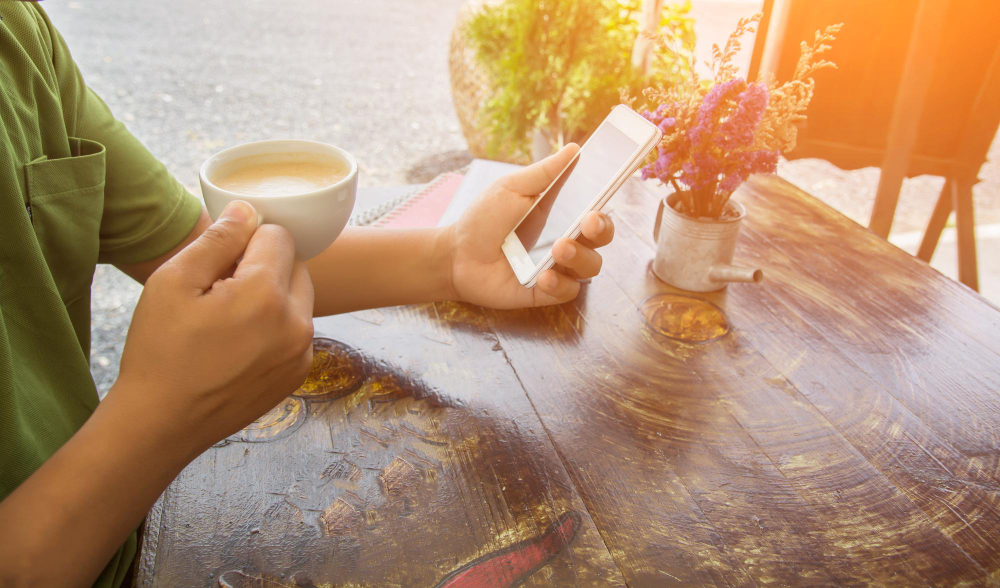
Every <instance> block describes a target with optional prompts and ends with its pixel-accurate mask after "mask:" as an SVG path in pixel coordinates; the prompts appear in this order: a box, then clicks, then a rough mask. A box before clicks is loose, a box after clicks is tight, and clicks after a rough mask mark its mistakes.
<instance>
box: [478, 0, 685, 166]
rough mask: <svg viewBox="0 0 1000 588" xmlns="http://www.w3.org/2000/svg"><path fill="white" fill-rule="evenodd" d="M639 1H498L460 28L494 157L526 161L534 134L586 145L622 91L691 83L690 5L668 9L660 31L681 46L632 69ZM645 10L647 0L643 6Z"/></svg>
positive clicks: (554, 143)
mask: <svg viewBox="0 0 1000 588" xmlns="http://www.w3.org/2000/svg"><path fill="white" fill-rule="evenodd" d="M642 1H643V0H540V1H539V0H504V1H503V2H500V3H496V4H487V5H486V6H484V7H483V8H482V9H481V10H480V11H479V12H478V13H477V14H476V15H475V16H474V17H473V18H472V19H470V21H469V22H468V23H467V24H466V29H465V31H464V33H465V35H466V38H467V39H468V40H469V42H470V43H471V45H472V47H473V49H474V50H475V52H476V56H477V59H478V60H479V62H480V64H482V66H483V67H484V69H485V70H486V72H487V74H488V76H489V78H490V83H491V86H492V91H493V95H492V97H491V98H490V99H489V100H488V101H487V102H486V104H485V105H484V106H483V109H482V111H481V112H480V124H482V125H484V127H485V128H486V129H487V130H488V132H489V134H490V144H489V150H490V153H491V155H494V156H496V155H498V154H500V153H506V154H527V153H528V152H529V149H530V137H531V133H532V131H534V130H535V129H538V130H540V131H541V132H542V134H543V135H544V136H545V137H546V139H547V140H548V141H549V142H550V143H551V145H552V146H553V147H559V146H561V145H562V144H564V143H567V142H570V141H576V142H581V141H584V140H586V138H587V137H588V136H589V135H590V133H591V132H592V131H593V130H594V129H595V128H596V127H597V125H598V124H600V122H601V120H603V119H604V117H605V116H607V113H608V112H609V111H610V110H611V108H612V107H614V106H615V105H616V104H618V102H619V93H618V91H619V88H623V87H625V88H631V89H634V91H636V92H638V91H639V90H640V89H641V88H643V87H647V86H649V85H654V84H655V85H656V86H658V87H669V86H670V85H672V84H673V83H677V82H679V81H681V80H683V79H686V76H688V75H689V73H690V72H689V67H690V60H689V59H686V58H684V57H683V56H682V54H683V51H684V50H687V51H688V52H690V51H693V47H694V41H695V36H694V21H693V19H691V17H690V16H689V14H688V13H689V11H690V9H691V4H690V1H685V2H684V3H683V4H679V5H671V6H667V7H665V8H664V9H663V10H662V12H661V18H660V23H659V24H660V26H661V27H668V28H670V29H671V31H672V38H674V39H677V40H678V43H679V45H680V47H679V51H678V53H677V54H675V55H676V56H673V55H672V56H667V57H664V58H658V59H657V60H656V61H654V62H653V63H652V65H651V67H650V69H649V71H648V72H640V71H638V70H637V69H635V68H633V66H632V64H631V55H632V48H633V45H634V44H635V41H636V38H637V37H638V35H639V34H640V33H639V27H640V25H639V15H640V12H641V8H642ZM646 1H650V0H646Z"/></svg>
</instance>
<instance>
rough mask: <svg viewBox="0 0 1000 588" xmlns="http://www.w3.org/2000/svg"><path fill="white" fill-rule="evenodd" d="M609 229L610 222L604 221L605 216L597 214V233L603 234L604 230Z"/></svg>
mask: <svg viewBox="0 0 1000 588" xmlns="http://www.w3.org/2000/svg"><path fill="white" fill-rule="evenodd" d="M607 227H608V222H607V221H606V220H604V215H603V214H601V213H597V232H598V233H603V232H604V229H606V228H607Z"/></svg>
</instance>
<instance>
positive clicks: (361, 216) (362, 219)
mask: <svg viewBox="0 0 1000 588" xmlns="http://www.w3.org/2000/svg"><path fill="white" fill-rule="evenodd" d="M468 169H469V166H468V165H466V166H463V167H462V168H460V169H457V170H455V171H454V172H448V173H443V174H440V175H438V176H437V177H436V178H434V179H433V180H431V182H430V183H428V184H424V185H423V186H420V187H418V188H414V189H413V190H412V191H410V192H407V193H406V194H401V195H399V196H397V197H395V198H393V199H392V200H389V201H388V202H383V203H382V204H379V205H378V206H373V207H372V208H369V209H367V210H363V211H361V212H359V213H356V214H354V215H352V216H351V219H350V220H349V221H347V225H348V226H352V227H364V226H368V225H374V224H375V223H377V222H378V221H380V220H383V219H385V220H390V219H392V218H393V217H394V216H396V215H397V214H399V213H401V212H403V211H404V210H406V209H408V208H410V207H411V206H413V205H414V204H416V203H417V202H419V201H420V198H421V197H422V196H423V195H424V194H429V193H431V192H433V191H434V188H435V187H437V185H438V184H439V183H441V182H443V181H444V180H445V179H447V177H448V175H449V173H460V174H464V173H466V172H467V171H468Z"/></svg>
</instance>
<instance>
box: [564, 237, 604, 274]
mask: <svg viewBox="0 0 1000 588" xmlns="http://www.w3.org/2000/svg"><path fill="white" fill-rule="evenodd" d="M552 258H553V259H554V260H555V262H556V263H557V264H559V265H561V266H563V267H564V268H566V269H568V270H570V271H571V273H572V274H574V277H577V278H581V279H587V278H592V277H594V276H596V275H597V274H598V273H599V272H600V271H601V264H602V263H603V260H602V258H601V254H600V253H598V252H596V251H594V250H593V249H591V248H590V247H585V246H584V245H583V244H582V243H577V242H576V241H573V240H572V239H567V238H566V237H563V238H561V239H559V240H557V241H556V242H555V244H554V245H553V246H552Z"/></svg>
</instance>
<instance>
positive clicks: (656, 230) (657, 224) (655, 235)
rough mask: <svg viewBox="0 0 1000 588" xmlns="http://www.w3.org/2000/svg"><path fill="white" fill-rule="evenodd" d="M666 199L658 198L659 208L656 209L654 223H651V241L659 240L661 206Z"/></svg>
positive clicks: (661, 216)
mask: <svg viewBox="0 0 1000 588" xmlns="http://www.w3.org/2000/svg"><path fill="white" fill-rule="evenodd" d="M666 201H667V199H666V198H660V203H659V206H657V207H656V221H654V222H653V241H656V242H659V240H660V222H661V221H662V220H663V206H664V203H665V202H666Z"/></svg>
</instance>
